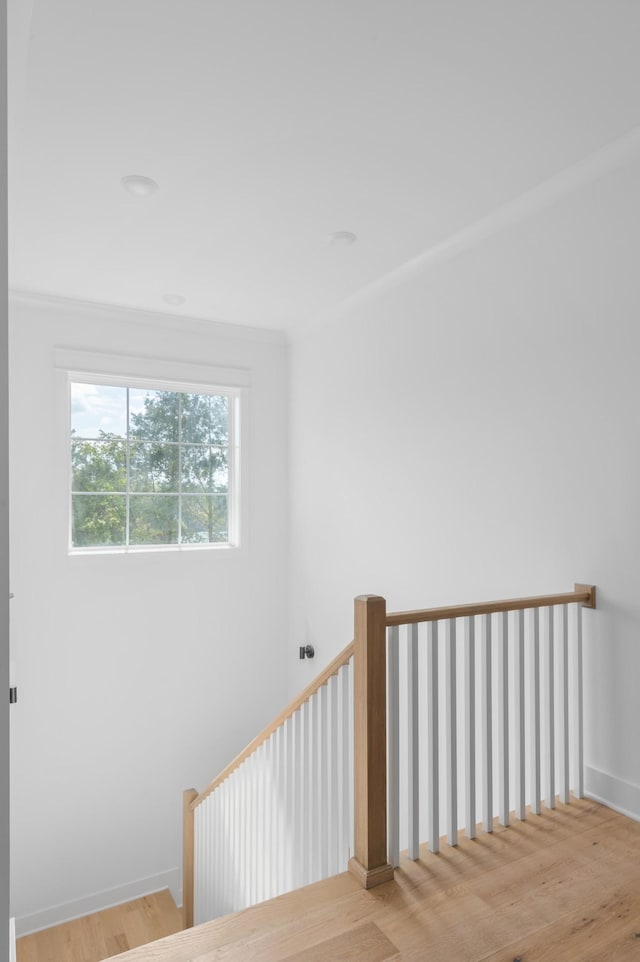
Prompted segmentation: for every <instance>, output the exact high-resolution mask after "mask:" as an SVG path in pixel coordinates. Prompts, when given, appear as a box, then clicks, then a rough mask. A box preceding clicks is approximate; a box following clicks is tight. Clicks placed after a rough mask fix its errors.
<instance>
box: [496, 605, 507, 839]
mask: <svg viewBox="0 0 640 962" xmlns="http://www.w3.org/2000/svg"><path fill="white" fill-rule="evenodd" d="M498 815H499V819H500V824H501V825H508V824H509V613H508V612H506V611H503V612H502V613H501V614H500V615H498Z"/></svg>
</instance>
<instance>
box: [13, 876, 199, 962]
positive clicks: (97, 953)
mask: <svg viewBox="0 0 640 962" xmlns="http://www.w3.org/2000/svg"><path fill="white" fill-rule="evenodd" d="M181 929H182V915H181V913H180V912H179V911H178V909H177V908H176V903H175V902H174V901H173V898H172V897H171V894H170V893H169V891H168V889H165V890H164V891H163V892H156V893H155V894H154V895H146V896H145V897H144V898H141V899H135V900H134V901H133V902H125V903H124V904H123V905H116V906H114V908H111V909H105V910H104V911H102V912H96V913H95V914H94V915H87V916H85V917H84V918H82V919H74V921H72V922H65V923H64V924H63V925H56V926H55V927H54V928H51V929H45V930H44V931H42V932H34V933H33V935H25V936H23V937H22V938H21V939H18V941H17V945H16V948H17V962H101V960H102V959H108V958H110V957H111V956H114V955H119V954H120V953H121V952H125V951H126V950H127V949H133V948H136V947H137V946H140V945H145V944H146V943H147V942H153V941H154V940H156V939H162V938H164V937H165V936H166V935H171V934H172V933H174V932H179V931H180V930H181ZM147 958H149V956H147Z"/></svg>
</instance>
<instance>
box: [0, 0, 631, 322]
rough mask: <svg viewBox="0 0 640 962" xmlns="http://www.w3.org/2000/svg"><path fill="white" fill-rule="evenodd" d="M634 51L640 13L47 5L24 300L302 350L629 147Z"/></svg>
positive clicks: (511, 2)
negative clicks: (471, 233)
mask: <svg viewBox="0 0 640 962" xmlns="http://www.w3.org/2000/svg"><path fill="white" fill-rule="evenodd" d="M12 39H13V42H16V41H15V38H12ZM639 40H640V4H635V3H629V2H626V0H536V2H533V0H529V2H525V0H520V2H519V0H483V2H482V3H478V2H477V0H384V2H383V0H322V2H321V0H313V2H311V0H268V2H266V0H227V2H218V0H33V15H32V20H31V31H30V36H29V42H28V51H26V85H25V89H24V91H20V90H16V89H15V87H14V90H13V91H12V92H11V96H12V97H13V98H14V114H15V113H19V116H20V123H19V124H14V125H13V133H12V143H11V145H10V151H11V154H10V157H11V167H10V171H11V175H10V276H11V285H12V287H13V288H14V289H17V290H23V291H25V290H26V291H33V292H39V293H45V294H54V295H60V296H64V297H73V298H80V299H85V300H90V301H99V302H104V303H113V304H120V305H126V306H130V307H134V308H144V309H147V310H153V311H161V312H162V311H164V312H170V313H178V314H180V313H184V314H187V315H190V316H195V317H201V318H206V319H215V320H223V321H228V322H231V323H237V324H247V325H252V326H261V327H272V328H282V329H285V330H287V331H289V332H291V333H293V334H295V333H296V332H298V331H303V330H304V329H305V327H306V326H307V325H309V324H312V323H317V322H318V319H319V318H322V317H323V316H329V315H330V314H331V313H332V312H333V311H334V310H335V309H336V307H338V306H339V305H340V304H341V303H343V302H344V301H345V299H348V298H352V297H353V296H354V295H357V292H358V291H361V290H362V289H363V288H366V287H367V286H369V285H371V284H375V283H379V282H380V279H381V278H384V277H385V276H386V275H388V274H389V273H390V272H394V271H397V270H398V269H399V268H401V267H402V265H403V264H405V263H406V262H408V261H411V260H412V259H415V258H418V257H421V256H424V255H425V254H426V253H428V252H429V251H430V250H433V249H437V247H438V245H441V244H442V242H443V241H444V242H446V241H447V239H448V238H451V237H452V236H456V235H457V234H459V233H460V232H464V231H465V230H468V229H469V228H470V226H471V225H473V224H475V223H477V222H479V221H480V222H482V219H483V218H484V219H486V218H487V217H488V216H490V215H491V213H492V212H493V211H495V210H496V209H499V208H501V206H502V205H504V204H509V203H510V202H512V201H514V200H515V199H517V198H518V197H519V196H520V195H522V194H525V193H526V192H528V191H529V192H530V191H532V190H535V189H537V188H539V185H541V184H544V183H545V182H546V181H547V180H548V179H549V178H553V177H554V175H557V174H558V172H560V171H563V170H564V169H565V168H571V167H572V165H576V164H579V163H580V162H581V161H583V159H584V158H588V157H589V155H591V154H592V153H593V152H594V151H599V150H601V149H602V148H606V145H607V144H610V143H611V142H613V141H618V140H619V139H620V138H623V139H624V138H625V137H628V135H629V132H630V131H633V128H634V127H635V126H636V125H637V124H638V123H639V122H640V58H639V57H638V49H639ZM127 174H144V175H146V176H148V177H151V178H153V179H154V180H155V181H157V183H158V184H159V190H158V191H157V192H156V193H155V194H153V195H152V196H150V197H143V198H140V197H133V196H131V195H130V194H128V193H126V192H125V191H124V190H123V189H122V186H121V184H120V181H121V178H122V177H123V176H125V175H127ZM343 230H348V231H352V232H354V233H355V234H357V236H358V241H357V243H355V244H353V245H352V246H349V247H335V246H332V245H331V244H330V243H329V242H328V235H329V234H331V233H332V232H334V231H343ZM165 294H179V295H182V296H183V297H184V298H185V302H184V304H182V305H181V306H179V307H176V306H170V305H167V304H166V303H165V302H164V300H163V295H165Z"/></svg>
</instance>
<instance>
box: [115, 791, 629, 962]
mask: <svg viewBox="0 0 640 962" xmlns="http://www.w3.org/2000/svg"><path fill="white" fill-rule="evenodd" d="M196 959H197V962H214V960H222V959H224V960H225V962H347V960H348V962H399V960H404V962H410V960H411V962H413V960H415V962H480V960H482V962H514V960H521V962H630V960H634V962H640V824H638V823H636V822H633V821H631V820H630V819H627V818H625V817H624V816H622V815H618V814H617V813H616V812H613V811H611V810H610V809H607V808H604V807H603V806H600V805H597V804H595V803H594V802H589V801H586V800H582V801H574V802H572V803H571V804H570V805H561V804H558V807H557V808H556V809H555V810H553V811H548V810H546V809H543V812H542V814H541V815H538V816H535V815H531V816H529V817H528V818H527V820H526V821H524V822H518V821H514V822H513V825H512V827H511V828H508V829H503V828H500V827H499V826H497V825H496V826H495V831H494V832H493V834H491V835H480V836H478V838H477V839H475V840H474V841H469V840H468V839H466V838H465V837H464V836H463V837H462V838H461V840H460V844H459V846H458V847H457V848H453V849H452V848H449V847H447V846H446V845H445V846H443V849H442V852H441V853H440V854H439V855H432V854H430V853H428V852H427V851H426V850H423V851H422V852H421V857H420V859H419V860H418V861H417V862H410V861H408V860H406V859H404V860H403V861H402V864H401V868H400V870H399V871H397V873H396V878H395V880H394V881H393V882H387V883H386V884H385V885H381V886H379V887H378V888H375V889H371V890H369V891H365V890H363V889H361V888H359V886H358V884H357V882H356V881H355V879H353V878H352V877H351V876H349V875H348V874H344V875H339V876H336V877H335V878H333V879H328V880H327V881H325V882H318V883H316V884H315V885H311V886H308V887H307V888H305V889H300V890H298V891H297V892H291V893H290V894H289V895H283V896H281V897H280V898H278V899H274V900H272V901H271V902H264V903H263V904H262V905H257V906H254V907H253V908H251V909H247V910H246V911H244V912H241V913H239V914H238V915H235V916H228V917H227V918H226V919H220V920H217V921H216V922H210V923H207V924H206V925H202V926H199V927H197V928H195V929H191V930H188V931H185V932H181V933H179V934H177V935H174V936H171V937H170V938H168V939H165V940H163V941H162V942H158V943H156V944H155V945H149V946H146V947H142V948H139V949H134V950H133V951H132V952H127V953H125V954H124V955H123V956H122V957H121V958H120V959H118V962H192V960H196Z"/></svg>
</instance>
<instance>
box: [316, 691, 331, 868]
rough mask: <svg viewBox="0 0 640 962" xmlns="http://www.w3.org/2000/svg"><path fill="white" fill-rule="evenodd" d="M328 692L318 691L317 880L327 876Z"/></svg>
mask: <svg viewBox="0 0 640 962" xmlns="http://www.w3.org/2000/svg"><path fill="white" fill-rule="evenodd" d="M328 696H329V692H328V689H327V686H326V685H322V687H321V688H320V689H319V690H318V695H317V697H318V747H319V758H318V762H319V776H318V800H319V812H318V827H319V829H320V832H319V841H318V845H319V850H320V851H319V860H318V862H319V865H318V871H319V875H318V877H319V878H321V879H322V878H327V876H328V875H329V832H328V822H329V706H328Z"/></svg>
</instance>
